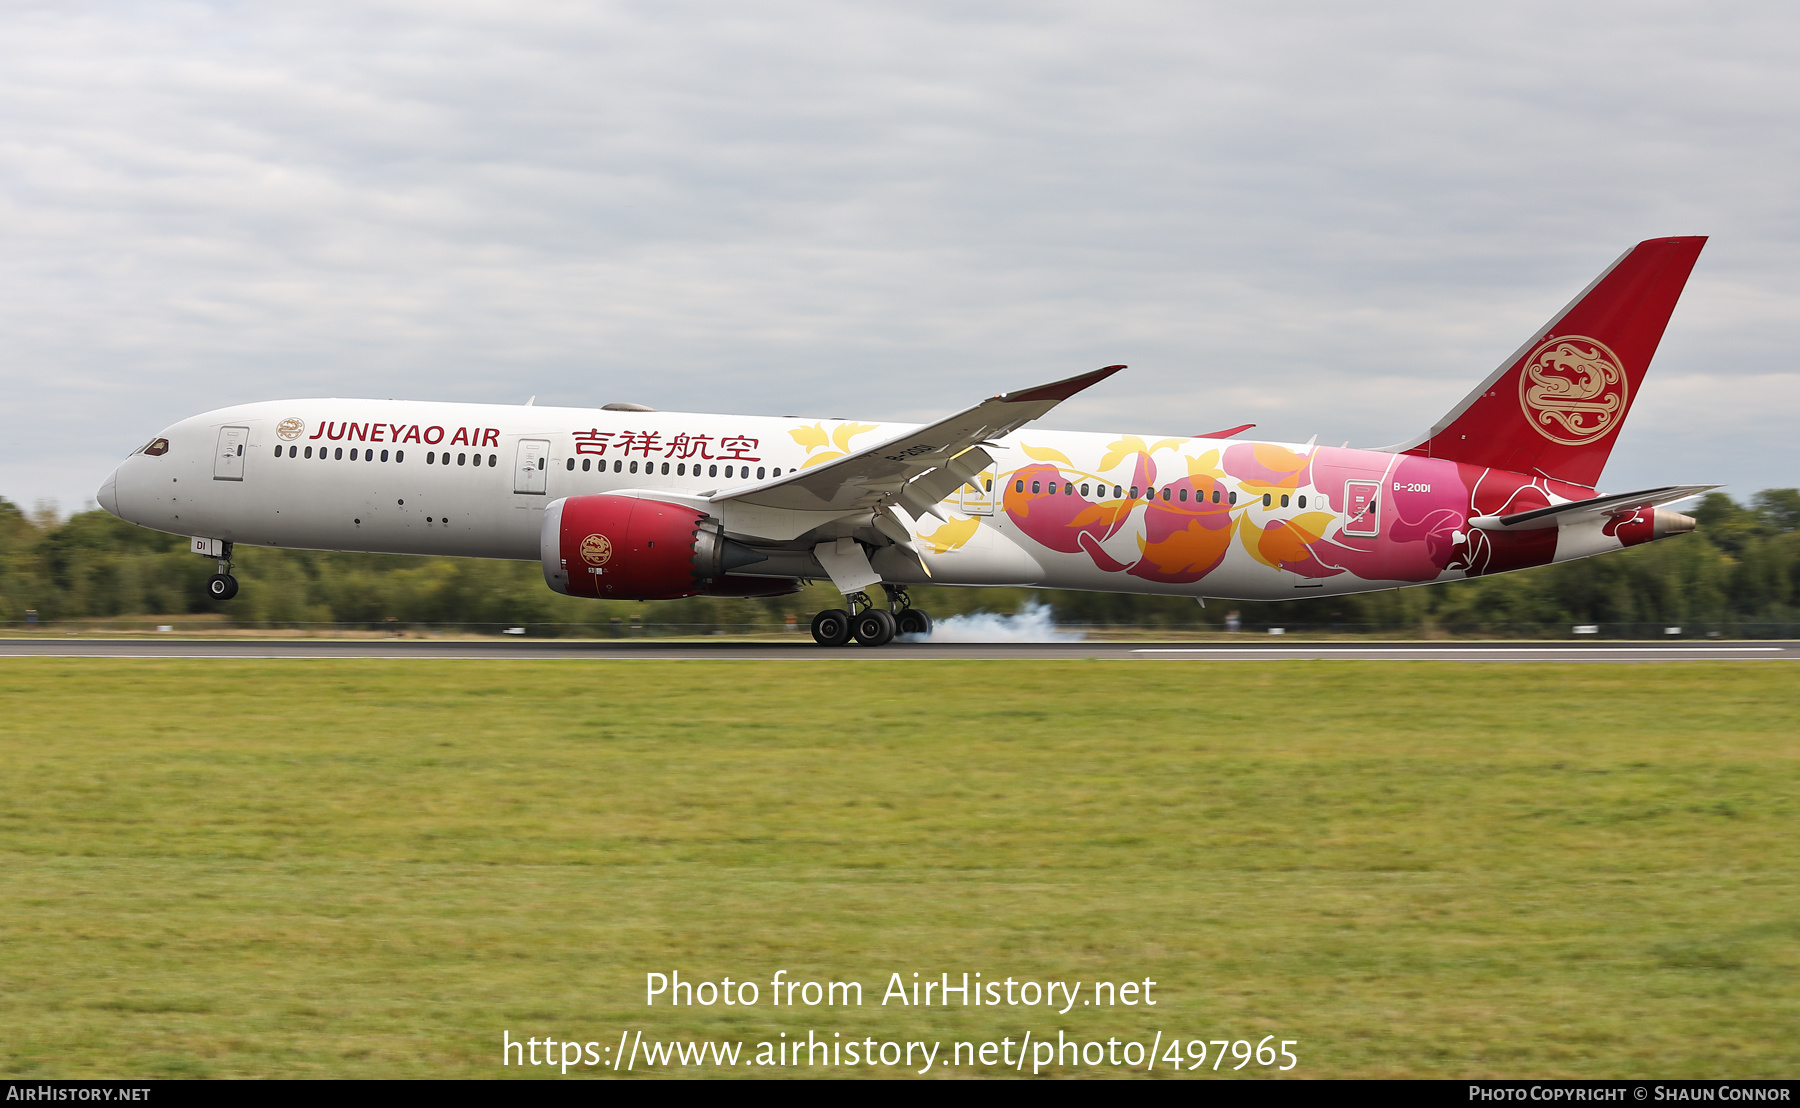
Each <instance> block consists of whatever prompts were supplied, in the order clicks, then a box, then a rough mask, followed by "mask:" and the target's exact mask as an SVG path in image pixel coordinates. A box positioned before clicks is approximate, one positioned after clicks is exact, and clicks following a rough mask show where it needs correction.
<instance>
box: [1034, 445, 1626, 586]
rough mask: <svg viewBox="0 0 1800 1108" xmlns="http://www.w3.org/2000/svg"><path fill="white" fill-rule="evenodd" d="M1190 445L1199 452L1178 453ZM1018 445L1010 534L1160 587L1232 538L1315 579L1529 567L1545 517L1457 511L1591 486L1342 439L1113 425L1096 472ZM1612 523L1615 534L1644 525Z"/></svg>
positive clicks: (1545, 549)
mask: <svg viewBox="0 0 1800 1108" xmlns="http://www.w3.org/2000/svg"><path fill="white" fill-rule="evenodd" d="M1196 446H1202V447H1204V449H1202V450H1200V452H1198V453H1194V454H1190V453H1187V452H1186V451H1187V450H1190V449H1192V448H1194V447H1196ZM1022 449H1023V450H1024V452H1025V453H1026V455H1027V456H1028V457H1030V458H1031V459H1032V460H1033V464H1030V465H1027V466H1024V467H1021V468H1020V469H1018V470H1017V471H1015V472H1014V473H1012V474H1011V475H1009V477H1008V478H1007V483H1006V491H1005V497H1004V501H1003V503H1004V509H1005V512H1006V515H1007V517H1008V518H1009V519H1010V520H1011V521H1012V522H1013V523H1014V524H1016V525H1017V526H1018V528H1019V529H1020V531H1022V532H1023V533H1024V534H1025V535H1026V536H1028V537H1029V538H1030V539H1032V540H1033V541H1035V542H1037V543H1038V544H1040V545H1042V546H1044V547H1046V548H1047V549H1050V550H1054V551H1058V552H1060V553H1064V554H1077V553H1079V554H1084V555H1086V556H1087V558H1088V559H1089V560H1090V561H1091V562H1092V563H1093V565H1094V566H1095V567H1096V568H1098V569H1100V570H1102V571H1104V572H1106V573H1125V574H1129V575H1131V576H1135V577H1140V578H1142V579H1144V580H1147V581H1154V582H1159V583H1164V584H1191V583H1194V582H1197V581H1199V580H1201V579H1203V578H1205V577H1206V576H1207V575H1208V574H1210V573H1212V572H1214V571H1215V570H1217V569H1218V568H1219V566H1220V565H1222V564H1223V563H1224V561H1225V559H1226V557H1227V555H1228V554H1229V553H1230V550H1231V548H1232V545H1233V543H1234V542H1235V543H1236V544H1237V546H1238V547H1239V548H1240V549H1241V550H1242V551H1243V553H1244V554H1245V555H1247V556H1248V557H1249V558H1250V559H1251V560H1253V561H1254V562H1256V563H1258V564H1260V565H1263V566H1266V567H1268V568H1270V569H1275V570H1283V571H1286V572H1289V573H1293V574H1296V575H1297V576H1300V577H1303V578H1312V579H1319V580H1323V579H1328V578H1332V577H1337V576H1340V575H1342V574H1351V575H1353V576H1355V577H1357V578H1360V579H1362V580H1365V581H1397V582H1409V583H1410V582H1425V581H1433V580H1436V579H1438V578H1439V577H1441V576H1442V575H1444V574H1445V573H1447V572H1454V571H1460V572H1461V573H1462V574H1466V575H1468V576H1478V575H1482V574H1487V573H1499V572H1502V571H1505V570H1510V569H1519V568H1523V567H1525V566H1531V565H1542V564H1545V563H1547V562H1549V561H1551V560H1552V559H1553V558H1554V556H1555V546H1556V531H1555V529H1554V528H1550V529H1546V530H1539V531H1525V532H1518V533H1493V532H1487V531H1481V530H1477V529H1474V528H1471V527H1470V526H1469V523H1468V520H1469V517H1470V516H1472V515H1488V514H1504V513H1507V512H1517V511H1526V510H1529V509H1531V508H1534V507H1543V506H1546V505H1548V504H1549V503H1551V502H1552V497H1554V498H1556V499H1558V500H1578V499H1584V498H1586V497H1589V496H1592V495H1594V494H1593V491H1592V490H1590V489H1585V488H1582V487H1579V486H1574V485H1565V484H1563V483H1561V482H1552V481H1547V480H1544V479H1541V478H1527V477H1524V476H1522V475H1520V474H1514V473H1506V472H1504V471H1499V470H1485V469H1481V468H1479V467H1473V466H1467V465H1462V464H1458V463H1455V462H1449V461H1444V460H1441V459H1431V458H1418V457H1413V456H1408V455H1400V456H1395V455H1390V454H1386V453H1377V452H1373V451H1360V450H1349V449H1330V448H1311V447H1308V448H1302V449H1299V450H1296V449H1293V448H1289V447H1285V446H1280V445H1277V444H1273V443H1260V442H1253V443H1233V444H1231V445H1229V446H1227V447H1224V448H1223V449H1222V450H1221V449H1219V448H1217V447H1212V446H1209V445H1206V444H1205V443H1203V442H1196V441H1195V440H1191V439H1163V440H1160V441H1158V442H1156V443H1154V444H1147V443H1145V442H1144V440H1142V439H1139V438H1136V437H1134V436H1126V437H1124V438H1121V439H1119V440H1118V441H1116V442H1113V443H1111V444H1110V446H1109V448H1108V450H1107V453H1106V454H1105V456H1104V457H1103V458H1102V459H1101V462H1100V465H1099V466H1098V467H1097V470H1098V472H1087V471H1085V470H1083V469H1082V468H1081V467H1079V466H1077V465H1076V464H1075V463H1074V462H1073V461H1072V460H1071V459H1070V458H1069V457H1068V456H1067V455H1065V454H1063V453H1062V452H1060V451H1057V450H1054V449H1050V448H1047V447H1034V446H1029V445H1025V446H1022ZM1353 483H1354V484H1361V485H1364V486H1369V487H1373V488H1374V489H1375V492H1374V496H1373V499H1372V501H1371V502H1370V504H1369V505H1368V514H1369V517H1371V518H1372V519H1374V520H1375V521H1376V522H1377V526H1376V528H1375V533H1373V534H1353V533H1350V531H1351V528H1350V527H1349V526H1348V525H1349V524H1351V522H1352V521H1351V519H1350V516H1349V511H1350V504H1349V502H1348V496H1349V489H1350V487H1351V486H1352V484H1353ZM1114 489H1117V490H1118V493H1117V494H1114V492H1113V490H1114ZM1234 492H1235V494H1236V495H1235V497H1234V496H1233V493H1234ZM1620 526H1622V527H1623V528H1624V529H1623V530H1622V531H1621V533H1620V538H1621V539H1622V540H1624V541H1628V542H1629V541H1630V540H1631V538H1635V536H1636V533H1637V532H1638V531H1640V530H1644V528H1645V527H1646V526H1647V525H1646V524H1643V523H1637V522H1634V521H1625V522H1623V523H1622V524H1621V525H1620ZM1357 530H1360V528H1357ZM1608 533H1609V534H1610V533H1611V532H1608ZM1639 541H1641V540H1639ZM1133 545H1134V546H1135V548H1136V549H1135V551H1133V550H1131V549H1130V546H1133ZM1133 554H1135V556H1133Z"/></svg>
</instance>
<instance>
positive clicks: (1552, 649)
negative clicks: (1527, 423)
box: [1131, 646, 1782, 654]
mask: <svg viewBox="0 0 1800 1108" xmlns="http://www.w3.org/2000/svg"><path fill="white" fill-rule="evenodd" d="M1781 649H1782V648H1781V647H1779V646H1216V647H1215V646H1142V647H1134V648H1133V649H1132V651H1131V653H1133V654H1297V653H1304V654H1631V653H1637V654H1725V653H1730V652H1736V653H1744V652H1749V651H1775V652H1777V653H1779V652H1780V651H1781Z"/></svg>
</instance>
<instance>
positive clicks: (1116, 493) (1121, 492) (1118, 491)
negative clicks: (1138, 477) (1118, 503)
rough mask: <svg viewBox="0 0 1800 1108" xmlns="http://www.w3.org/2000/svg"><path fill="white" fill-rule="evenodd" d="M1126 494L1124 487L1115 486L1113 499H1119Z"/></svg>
mask: <svg viewBox="0 0 1800 1108" xmlns="http://www.w3.org/2000/svg"><path fill="white" fill-rule="evenodd" d="M1124 495H1125V490H1124V489H1122V488H1120V487H1119V486H1118V485H1114V486H1113V499H1114V500H1118V499H1119V498H1120V497H1122V496H1124Z"/></svg>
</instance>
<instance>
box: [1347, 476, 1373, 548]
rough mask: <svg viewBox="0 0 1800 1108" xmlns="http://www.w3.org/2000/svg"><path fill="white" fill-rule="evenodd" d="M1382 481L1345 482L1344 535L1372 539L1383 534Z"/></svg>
mask: <svg viewBox="0 0 1800 1108" xmlns="http://www.w3.org/2000/svg"><path fill="white" fill-rule="evenodd" d="M1380 492H1381V482H1380V481H1345V482H1344V519H1345V523H1344V534H1346V535H1361V536H1364V537H1366V538H1372V537H1374V536H1376V535H1379V534H1381V501H1380V498H1379V496H1378V495H1377V494H1379V493H1380Z"/></svg>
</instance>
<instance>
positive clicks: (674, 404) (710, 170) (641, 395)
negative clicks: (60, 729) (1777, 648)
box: [0, 0, 1800, 512]
mask: <svg viewBox="0 0 1800 1108" xmlns="http://www.w3.org/2000/svg"><path fill="white" fill-rule="evenodd" d="M4 20H5V29H6V33H5V34H4V35H0V386H3V388H0V414H3V415H4V419H5V427H4V431H3V432H0V495H3V496H5V497H7V498H9V499H12V500H14V501H15V502H18V503H21V504H24V505H30V504H33V503H35V502H38V501H40V500H44V499H54V500H56V501H58V502H59V503H60V505H61V507H62V510H63V511H64V512H67V511H70V510H77V509H80V508H83V507H85V506H87V505H88V504H89V503H91V499H92V496H93V492H94V490H95V488H96V487H97V486H98V485H99V483H100V482H101V480H102V479H103V478H104V477H105V476H106V474H107V472H108V471H109V470H110V469H111V467H112V466H113V465H114V464H115V463H116V462H117V460H118V459H119V458H120V457H121V456H123V455H124V454H126V453H128V452H129V451H130V450H132V449H134V448H136V447H137V446H139V445H141V444H142V443H143V442H144V441H145V440H146V439H148V438H150V437H151V435H153V434H154V433H155V432H156V431H157V430H158V429H160V428H161V427H163V426H165V425H166V424H168V423H171V422H173V421H175V420H177V419H180V418H182V417H184V416H187V415H191V414H193V413H195V412H198V411H202V410H205V409H208V408H213V407H218V406H221V405H225V404H230V403H234V402H238V401H248V400H260V399H271V398H277V397H295V396H317V395H337V396H396V397H411V398H439V399H455V400H472V401H496V402H508V403H516V402H522V401H524V400H525V398H526V397H528V396H531V395H533V394H535V395H536V396H537V397H538V400H539V403H557V404H602V403H606V402H607V401H611V400H633V401H638V402H641V403H645V404H650V405H652V406H655V407H658V408H667V409H684V410H698V411H720V410H725V411H742V412H754V413H771V414H779V413H787V412H798V413H806V414H817V415H845V416H853V417H863V418H869V417H876V418H888V419H921V420H923V419H929V418H932V417H934V416H937V415H941V414H944V413H946V412H949V411H952V410H954V409H956V408H959V407H962V406H964V405H966V404H968V403H971V402H973V401H975V400H978V399H980V398H982V397H984V396H987V395H990V394H991V393H993V392H995V391H998V390H1001V389H1006V388H1016V387H1022V386H1026V385H1030V384H1035V383H1039V382H1042V381H1045V380H1050V379H1054V378H1058V377H1064V376H1067V375H1070V374H1073V373H1077V372H1080V371H1082V370H1086V369H1090V368H1093V367H1096V366H1100V365H1106V364H1108V363H1113V362H1125V363H1128V364H1130V365H1131V367H1132V368H1131V369H1130V371H1128V372H1127V373H1124V374H1120V375H1118V376H1116V377H1114V378H1112V379H1111V380H1109V381H1107V382H1106V383H1104V384H1103V385H1101V386H1100V387H1098V388H1097V389H1095V390H1094V391H1093V392H1092V393H1091V394H1090V395H1084V396H1082V397H1078V398H1077V399H1076V400H1074V401H1073V402H1071V403H1070V404H1068V405H1066V406H1065V407H1064V408H1063V409H1061V410H1059V411H1058V412H1056V413H1053V414H1052V416H1051V417H1050V418H1049V419H1048V420H1047V421H1046V423H1047V425H1049V426H1057V427H1073V428H1091V429H1097V430H1131V431H1137V432H1140V433H1152V434H1159V435H1160V434H1179V433H1194V432H1202V431H1208V430H1213V429H1216V428H1220V427H1226V426H1231V425H1234V424H1239V423H1249V422H1254V423H1257V424H1259V425H1260V426H1259V430H1258V434H1261V435H1267V436H1268V437H1272V438H1284V439H1290V440H1305V439H1306V438H1308V437H1310V436H1312V435H1314V434H1317V435H1319V436H1320V441H1322V442H1328V443H1331V444H1333V445H1335V444H1336V443H1338V442H1341V441H1344V440H1346V439H1348V440H1350V441H1351V442H1352V443H1353V444H1355V445H1360V446H1381V445H1385V444H1389V443H1392V442H1395V441H1397V440H1400V439H1403V438H1406V437H1408V436H1409V435H1412V434H1413V433H1415V432H1418V431H1421V430H1423V429H1424V428H1425V427H1427V426H1428V425H1429V424H1430V423H1431V422H1432V421H1433V420H1434V419H1435V418H1437V417H1438V416H1439V415H1441V414H1442V413H1443V412H1444V411H1446V410H1447V409H1448V408H1449V407H1450V406H1451V405H1453V404H1454V403H1455V402H1456V401H1457V400H1458V399H1460V398H1461V397H1462V396H1463V395H1464V394H1465V393H1466V392H1467V391H1468V390H1469V389H1471V388H1472V387H1473V386H1474V385H1475V384H1476V383H1478V382H1479V380H1480V379H1481V378H1482V377H1483V376H1484V375H1485V374H1486V373H1487V372H1488V371H1490V370H1491V369H1492V368H1493V367H1494V365H1495V364H1497V363H1498V362H1499V361H1500V360H1501V359H1502V358H1503V357H1504V356H1505V355H1507V354H1508V353H1510V352H1511V351H1512V350H1513V349H1514V347H1516V346H1517V345H1518V344H1519V343H1520V342H1522V341H1524V339H1526V338H1527V337H1529V335H1530V333H1531V332H1532V331H1533V330H1534V329H1535V328H1536V327H1537V326H1538V325H1539V324H1540V323H1542V322H1543V321H1544V320H1545V319H1546V318H1547V317H1548V316H1549V315H1550V314H1551V313H1552V312H1553V311H1555V310H1556V309H1557V308H1559V307H1560V306H1561V305H1562V304H1563V303H1564V302H1565V301H1566V300H1568V298H1569V297H1570V296H1572V295H1573V294H1574V293H1575V292H1577V291H1579V289H1580V288H1581V287H1582V286H1583V285H1585V284H1586V283H1587V282H1588V281H1589V280H1590V279H1592V278H1593V277H1594V276H1595V275H1596V274H1597V273H1598V272H1599V271H1600V270H1601V269H1602V268H1603V267H1604V266H1605V265H1607V264H1608V263H1609V262H1611V261H1612V260H1613V258H1615V257H1616V256H1617V255H1619V254H1620V253H1621V252H1623V251H1624V250H1625V249H1626V248H1628V247H1629V246H1631V245H1632V244H1633V243H1635V242H1637V241H1639V240H1640V239H1644V238H1648V237H1652V236H1660V235H1675V234H1683V235H1686V234H1705V235H1711V236H1713V238H1712V241H1711V243H1710V244H1709V245H1708V247H1707V249H1706V251H1705V253H1704V254H1702V256H1701V258H1700V263H1699V266H1698V267H1697V268H1696V269H1695V272H1694V276H1693V279H1692V280H1691V282H1690V283H1689V285H1688V291H1687V294H1686V296H1685V297H1684V299H1683V301H1682V303H1681V305H1680V306H1679V307H1678V308H1677V310H1676V313H1675V318H1674V322H1673V324H1672V325H1671V327H1670V329H1669V332H1668V335H1667V337H1666V339H1665V340H1664V343H1663V346H1662V350H1661V352H1660V353H1659V355H1658V357H1657V360H1656V363H1655V365H1654V366H1653V368H1652V370H1651V373H1650V376H1649V379H1648V380H1647V382H1646V384H1645V386H1644V388H1643V390H1642V392H1641V394H1640V397H1639V399H1638V400H1637V402H1636V407H1635V408H1634V410H1633V413H1632V417H1631V420H1630V422H1629V423H1628V424H1627V426H1626V428H1625V431H1624V432H1623V435H1622V437H1621V439H1620V442H1619V445H1618V448H1617V450H1616V451H1615V452H1614V454H1613V460H1612V464H1611V465H1610V467H1609V468H1608V470H1607V473H1606V475H1605V480H1604V482H1603V483H1604V485H1605V486H1606V487H1608V488H1610V489H1617V490H1624V489H1632V488H1640V487H1644V486H1649V485H1658V484H1666V483H1674V482H1686V481H1723V482H1729V483H1730V486H1731V491H1732V492H1733V493H1734V494H1736V495H1738V496H1739V497H1740V498H1744V497H1747V496H1748V495H1749V494H1751V493H1753V492H1754V491H1756V490H1758V489H1761V488H1766V487H1774V486H1793V485H1797V484H1800V447H1797V446H1796V432H1795V427H1796V424H1797V423H1800V367H1797V366H1796V362H1795V356H1794V352H1795V350H1796V346H1797V343H1800V257H1797V256H1796V247H1797V246H1800V219H1797V218H1796V217H1797V209H1796V198H1797V197H1800V7H1796V6H1795V5H1793V4H1791V3H1785V4H1784V3H1719V2H1709V3H1705V4H1701V3H1689V4H1661V3H1654V2H1646V0H1632V2H1630V3H1586V4H1584V3H1569V2H1567V0H1564V2H1560V3H1553V4H1552V3H1546V4H1507V3H1500V4H1484V5H1480V6H1476V5H1448V4H1442V3H1431V4H1424V3H1421V4H1384V3H1359V4H1354V5H1346V4H1341V3H1331V4H1323V3H1322V4H1278V3H1270V4H1257V5H1245V4H1230V5H1227V4H1219V5H1209V4H1202V3H1195V2H1192V0H1184V2H1180V3H1166V4H1165V3H1139V2H1134V0H1108V2H1107V3H1085V4H1056V3H1047V2H1044V0H1033V2H1030V3H1017V4H988V3H979V2H971V0H960V2H957V3H943V4H934V3H930V2H921V0H910V2H907V3H896V4H876V3H846V2H843V0H839V2H836V3H805V2H785V0H765V2H763V3H758V4H740V3H683V2H680V0H656V2H654V3H582V4H559V3H536V4H531V3H527V4H520V3H517V2H511V3H472V2H457V0H431V2H429V3H427V2H419V3H411V4H409V3H383V2H378V0H357V2H356V3H345V4H334V3H310V4H300V5H288V4H273V5H272V4H251V3H243V4H235V3H212V4H209V3H179V4H173V3H172V4H160V3H131V4H123V3H119V4H107V3H88V4H80V3H76V4H70V3H61V2H58V3H44V4H35V5H34V4H29V3H15V4H9V5H7V6H6V8H5V15H4Z"/></svg>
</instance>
